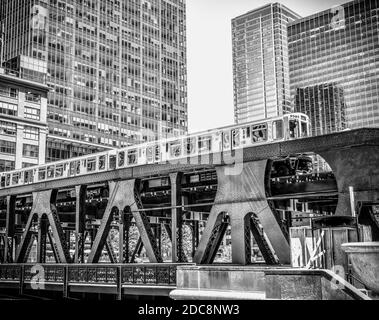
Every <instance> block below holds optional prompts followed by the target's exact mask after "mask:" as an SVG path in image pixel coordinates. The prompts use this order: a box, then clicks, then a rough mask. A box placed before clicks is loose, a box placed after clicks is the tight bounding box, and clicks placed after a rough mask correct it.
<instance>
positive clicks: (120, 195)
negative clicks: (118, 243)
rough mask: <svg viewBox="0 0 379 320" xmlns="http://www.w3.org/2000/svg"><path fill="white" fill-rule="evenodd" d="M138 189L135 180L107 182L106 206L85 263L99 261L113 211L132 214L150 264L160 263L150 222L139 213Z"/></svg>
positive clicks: (139, 199) (140, 206)
mask: <svg viewBox="0 0 379 320" xmlns="http://www.w3.org/2000/svg"><path fill="white" fill-rule="evenodd" d="M139 187H140V181H139V180H135V179H131V180H122V181H117V182H114V181H110V182H109V200H108V204H107V207H106V209H105V212H104V215H103V218H102V220H101V225H100V227H99V230H98V232H97V234H96V238H95V240H94V242H93V246H92V249H91V253H90V255H89V257H88V261H87V262H88V263H96V262H98V261H99V258H100V255H101V251H102V249H103V247H104V244H105V241H106V238H107V236H108V233H109V229H110V224H111V222H112V220H113V213H114V210H118V211H119V212H124V213H130V212H131V213H132V215H133V217H134V220H135V222H136V225H137V228H138V231H139V234H140V236H141V240H142V242H143V245H144V247H145V249H146V254H147V256H148V257H149V260H150V262H153V263H154V262H162V257H161V255H160V252H159V249H158V246H157V242H156V239H155V237H154V234H153V231H152V229H151V226H150V222H149V220H148V218H147V216H146V213H145V212H144V211H140V209H143V207H142V202H141V197H140V194H139Z"/></svg>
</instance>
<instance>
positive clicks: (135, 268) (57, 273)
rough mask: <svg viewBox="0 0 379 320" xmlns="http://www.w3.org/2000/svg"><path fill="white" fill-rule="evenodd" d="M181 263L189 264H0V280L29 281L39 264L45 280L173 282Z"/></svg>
mask: <svg viewBox="0 0 379 320" xmlns="http://www.w3.org/2000/svg"><path fill="white" fill-rule="evenodd" d="M182 265H190V264H188V263H187V264H180V263H178V264H174V263H160V264H147V263H146V264H59V265H56V264H0V283H1V282H4V281H5V282H15V283H20V282H23V283H30V282H32V281H33V278H34V277H35V276H36V275H37V272H36V271H35V270H33V267H35V266H38V277H39V280H43V281H44V282H45V283H60V284H64V283H66V285H67V284H68V285H70V284H110V285H117V284H119V283H120V284H122V285H136V286H140V285H142V286H143V285H152V286H154V285H156V286H175V285H176V269H177V267H178V266H182ZM41 271H42V272H41ZM21 285H22V284H21Z"/></svg>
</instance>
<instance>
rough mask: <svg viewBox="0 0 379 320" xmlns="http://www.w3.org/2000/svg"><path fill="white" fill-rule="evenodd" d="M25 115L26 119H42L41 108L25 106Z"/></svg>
mask: <svg viewBox="0 0 379 320" xmlns="http://www.w3.org/2000/svg"><path fill="white" fill-rule="evenodd" d="M24 117H25V118H26V119H33V120H39V119H40V110H39V109H35V108H30V107H25V108H24Z"/></svg>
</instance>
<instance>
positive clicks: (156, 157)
mask: <svg viewBox="0 0 379 320" xmlns="http://www.w3.org/2000/svg"><path fill="white" fill-rule="evenodd" d="M160 149H161V148H160V145H159V144H155V145H150V146H148V147H146V161H147V163H157V162H160V160H161V152H160Z"/></svg>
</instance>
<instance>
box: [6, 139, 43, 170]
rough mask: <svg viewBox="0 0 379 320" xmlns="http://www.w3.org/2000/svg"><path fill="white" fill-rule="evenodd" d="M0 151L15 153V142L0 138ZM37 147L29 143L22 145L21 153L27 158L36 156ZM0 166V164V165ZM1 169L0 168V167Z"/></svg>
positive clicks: (37, 152)
mask: <svg viewBox="0 0 379 320" xmlns="http://www.w3.org/2000/svg"><path fill="white" fill-rule="evenodd" d="M0 153H4V154H10V155H15V154H16V142H12V141H5V140H0ZM38 154H39V147H38V146H34V145H31V144H24V145H23V146H22V155H23V156H24V157H29V158H38ZM0 166H1V165H0ZM0 171H1V168H0Z"/></svg>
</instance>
